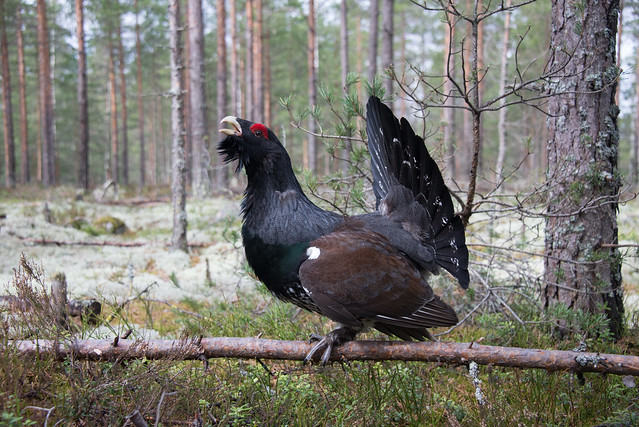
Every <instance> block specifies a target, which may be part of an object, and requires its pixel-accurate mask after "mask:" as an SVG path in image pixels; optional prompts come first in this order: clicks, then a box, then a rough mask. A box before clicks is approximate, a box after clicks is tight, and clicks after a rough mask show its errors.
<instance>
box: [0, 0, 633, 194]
mask: <svg viewBox="0 0 639 427" xmlns="http://www.w3.org/2000/svg"><path fill="white" fill-rule="evenodd" d="M193 3H194V4H197V2H193ZM377 3H378V2H377V1H373V2H370V1H364V2H359V1H358V2H355V1H346V0H344V1H341V2H340V1H338V0H333V1H322V2H313V1H310V2H309V1H296V0H248V1H226V2H225V1H213V0H206V1H204V2H202V8H201V10H195V11H194V10H189V5H190V4H192V2H189V1H185V2H183V4H182V7H181V15H182V22H183V24H182V25H183V30H184V31H183V33H184V34H183V41H184V48H183V50H182V53H183V58H184V64H185V66H184V72H183V78H184V85H185V91H186V92H189V91H192V90H195V89H194V88H196V87H199V86H198V84H197V82H192V75H193V74H192V73H191V72H190V69H191V67H192V59H191V58H193V57H194V56H193V55H194V52H195V51H198V47H199V49H201V52H202V53H203V55H202V56H201V58H202V59H201V60H202V62H201V64H202V65H201V67H203V68H202V75H203V76H204V81H203V85H202V89H203V92H204V93H203V94H202V98H201V99H203V102H204V104H205V105H206V109H205V112H204V114H205V115H204V116H202V117H201V118H199V119H198V118H197V117H195V116H193V115H192V114H191V111H190V110H191V108H192V107H190V105H189V103H188V102H187V103H186V104H185V107H184V108H185V117H186V118H187V123H186V125H187V126H186V129H187V135H186V153H187V162H188V164H189V168H188V169H187V170H188V171H189V173H188V178H187V179H188V180H189V183H190V182H191V180H192V178H193V174H192V173H191V171H193V170H194V169H197V168H193V167H192V165H193V159H194V153H195V158H196V162H197V161H198V159H199V158H198V153H199V152H202V149H199V151H198V148H194V147H200V146H202V144H203V145H204V147H205V148H204V150H206V151H207V153H204V154H205V156H206V157H207V160H208V155H209V154H210V158H211V164H212V165H213V166H212V167H211V169H210V170H209V173H210V175H211V177H213V176H216V177H217V179H216V180H215V181H214V184H215V185H214V188H216V189H217V190H219V189H221V188H220V187H224V186H226V183H227V180H226V178H227V177H228V176H229V175H228V174H229V173H230V172H229V171H228V170H227V169H224V170H223V172H220V173H217V174H216V173H215V172H214V170H215V169H214V168H215V167H216V166H215V165H216V164H217V156H216V154H215V149H214V147H215V142H217V140H218V139H219V138H218V136H217V127H218V123H219V119H220V118H221V117H224V116H225V115H237V116H240V117H246V118H248V119H250V120H252V121H264V122H265V123H266V124H267V125H268V126H269V127H270V128H271V129H273V130H274V131H275V132H276V133H277V134H278V135H279V137H280V139H281V140H282V141H283V142H284V143H285V144H286V145H287V148H288V149H289V151H290V152H291V154H292V157H293V161H294V163H295V164H297V165H300V166H304V167H310V168H311V169H314V170H315V171H317V172H319V173H326V172H334V171H335V170H336V169H337V168H339V167H340V166H339V163H338V162H333V161H331V160H330V159H329V156H327V155H326V154H325V150H322V149H320V150H313V147H311V150H310V155H309V149H308V144H309V139H311V141H310V143H311V144H313V143H314V141H313V140H314V138H312V137H311V138H309V136H308V134H307V133H305V132H302V131H301V130H299V129H298V128H296V127H294V126H292V125H291V116H290V114H289V112H288V111H286V109H284V108H282V106H281V105H280V103H279V102H278V100H280V99H282V100H290V98H291V96H292V97H293V98H292V101H291V102H290V103H289V105H290V108H291V109H292V111H293V113H294V114H295V116H296V118H300V117H304V114H303V110H304V109H305V108H307V107H308V106H309V105H317V106H318V107H319V108H320V109H323V110H324V111H326V110H329V108H330V107H329V105H328V104H327V103H326V102H324V99H322V93H323V92H322V91H321V88H322V87H324V88H330V89H331V90H332V91H333V92H335V90H336V89H339V88H342V87H344V86H345V85H349V82H350V83H353V82H356V83H355V84H352V85H350V86H349V87H350V90H351V91H352V92H355V93H356V94H357V96H359V97H360V98H362V99H363V98H364V96H365V95H364V94H363V92H364V91H363V90H362V82H364V81H369V82H372V81H373V80H372V78H373V77H374V76H375V75H378V76H380V77H382V78H385V79H386V80H387V81H390V78H389V73H388V65H389V64H390V63H392V64H394V68H393V69H392V71H393V74H392V75H393V76H394V78H395V79H396V82H395V85H394V87H393V88H392V89H391V91H390V92H389V93H387V95H390V98H391V99H393V102H394V108H395V111H396V114H397V115H398V116H399V115H405V116H407V117H409V119H410V120H411V121H412V122H413V124H414V127H416V129H422V128H424V129H425V133H426V136H428V137H430V139H429V142H428V144H429V147H431V151H434V155H435V157H436V158H438V159H439V160H441V161H443V163H442V162H440V164H442V166H443V168H444V169H446V171H447V172H446V173H445V174H446V176H447V177H448V178H450V179H452V178H454V179H455V181H456V182H458V183H463V182H464V181H466V180H467V179H468V177H467V169H468V166H467V165H468V164H469V157H468V156H469V154H468V153H470V145H471V144H472V137H471V136H470V132H471V129H470V125H469V123H470V121H469V113H468V112H465V111H463V110H461V109H455V110H452V111H454V112H456V113H453V114H450V113H448V115H447V110H446V109H430V110H429V115H428V116H427V117H426V118H425V121H424V124H425V126H422V123H417V121H418V119H416V118H415V116H414V113H415V109H416V107H417V103H416V102H415V101H421V102H426V103H428V104H437V103H439V104H444V103H445V102H447V101H446V100H444V99H443V98H442V97H439V98H437V97H433V96H432V94H428V93H426V91H425V90H424V89H423V87H422V88H421V89H419V90H417V91H415V92H411V93H407V92H406V91H405V90H406V89H407V88H408V90H409V92H410V89H411V87H413V88H414V87H415V86H416V84H417V83H418V82H420V81H421V80H426V78H431V77H432V79H431V80H432V81H433V83H431V84H433V85H438V84H443V79H442V78H441V76H442V75H443V74H444V73H445V66H446V63H447V62H448V60H449V56H448V51H447V49H446V47H447V44H448V41H447V38H448V37H449V31H448V26H447V24H446V17H445V15H444V14H443V12H441V11H437V10H426V9H425V8H423V7H420V5H416V4H413V3H412V2H409V1H406V2H395V5H394V8H393V10H392V12H388V11H384V10H382V9H383V7H384V5H383V4H382V3H383V2H380V3H379V4H377ZM417 3H419V2H417ZM373 5H376V7H372V6H373ZM469 6H470V5H464V4H463V2H461V3H460V5H459V7H460V8H462V9H463V8H464V7H469ZM309 7H310V8H312V13H311V14H309ZM636 7H637V4H636V2H631V1H625V2H624V4H623V9H622V11H623V12H622V15H621V19H620V25H619V37H618V44H619V46H618V47H619V49H618V52H619V54H620V57H619V60H620V64H621V65H620V66H621V68H622V70H623V71H622V74H621V78H620V85H619V93H618V99H619V105H620V107H621V113H620V116H619V128H620V142H619V150H620V153H619V154H620V155H619V158H620V163H619V168H620V171H621V172H622V175H623V176H624V177H625V180H626V181H627V182H631V181H632V180H634V178H633V177H634V176H636V168H637V166H636V165H637V160H636V158H637V149H636V146H637V137H636V132H635V129H636V127H637V123H639V113H638V111H637V108H636V106H637V104H638V102H637V93H636V90H635V87H636V85H635V80H636V78H635V75H634V74H635V71H634V70H636V69H637V67H636V64H637V57H638V55H639V53H638V51H637V45H638V44H637V38H638V35H637V34H639V24H637V20H636V13H635V8H636ZM0 8H1V10H0V13H1V15H2V16H1V18H2V30H1V33H2V34H1V37H2V60H3V64H2V65H3V66H2V82H3V87H2V93H3V107H2V116H3V122H4V126H3V129H2V130H1V132H2V139H3V141H4V144H3V146H2V148H0V151H1V154H2V157H3V159H4V162H3V163H2V165H1V168H2V174H3V175H2V176H3V178H4V179H3V180H2V185H4V186H7V187H12V186H14V185H18V184H20V185H23V184H27V183H38V184H42V185H45V186H50V185H56V184H65V185H75V186H77V187H79V188H89V187H95V186H100V185H102V184H103V183H104V182H105V181H106V180H107V179H111V180H113V181H114V182H117V183H118V184H120V185H131V186H136V187H145V186H150V187H154V186H165V185H168V183H169V180H170V169H171V168H170V149H171V148H170V144H171V132H170V102H171V100H170V97H169V91H170V75H169V74H170V69H169V53H170V52H169V24H168V14H167V4H166V2H163V1H156V0H135V1H133V0H131V1H121V0H120V1H112V0H77V1H75V4H74V2H70V1H57V0H53V1H44V0H38V1H16V0H2V1H0ZM193 8H194V7H193V6H191V9H193ZM375 9H377V10H375ZM78 11H80V12H81V13H78ZM389 13H390V17H389ZM194 14H198V16H193V15H194ZM309 16H310V17H315V19H314V20H313V19H311V20H309ZM550 16H551V14H550V3H549V2H545V1H539V2H531V3H530V4H525V6H523V7H518V8H515V9H513V10H512V12H508V13H506V12H501V13H495V14H494V15H491V16H488V17H487V18H486V19H484V20H483V21H482V22H481V25H479V27H478V29H479V34H478V41H477V44H478V58H477V59H478V62H479V64H478V69H479V70H481V72H482V73H483V72H485V73H486V74H485V76H484V78H483V79H482V80H481V85H480V91H481V97H482V100H484V99H486V100H488V99H492V98H495V97H497V95H498V94H500V93H502V92H503V88H504V87H506V88H507V87H508V85H510V84H513V83H514V82H515V81H516V77H517V74H518V73H522V74H525V75H526V76H532V75H543V73H544V71H545V67H546V62H547V60H548V46H549V38H550ZM81 18H83V22H81V25H80V26H79V25H78V24H79V22H78V20H79V19H81ZM391 19H392V21H390V22H392V23H393V25H394V27H393V28H392V29H391V32H390V33H389V32H388V31H387V30H388V28H387V26H388V25H389V20H391ZM506 21H508V23H507V24H506ZM198 22H199V23H201V25H203V27H201V29H200V28H198V27H197V25H195V24H194V23H198ZM314 26H316V28H314ZM80 28H82V29H83V32H79V29H80ZM311 30H312V31H311ZM197 31H201V35H202V38H201V40H202V41H201V43H202V44H201V45H200V44H199V43H200V42H199V41H198V40H199V39H198V38H197V35H195V34H190V33H193V32H197ZM471 35H472V34H471V27H470V25H469V24H468V23H467V22H464V21H460V22H458V23H457V24H456V25H455V29H454V34H453V37H454V38H455V40H456V44H455V46H456V49H460V46H461V44H462V42H464V43H465V47H466V50H468V51H469V52H470V46H471V42H472V37H471ZM388 38H390V49H391V50H390V53H389V51H388V49H389V47H388V46H389V42H388V41H385V39H388ZM80 40H81V42H80ZM221 40H222V42H220V41H221ZM193 41H195V46H194V44H193ZM376 45H377V46H376ZM39 47H40V49H39ZM466 54H467V53H464V55H466ZM389 55H390V56H389ZM195 56H196V57H197V55H195ZM82 58H86V64H85V65H84V64H82V62H83V61H82V60H81V59H82ZM461 60H462V59H461V55H458V57H456V58H455V61H457V63H458V64H459V65H458V66H457V70H458V72H461V69H462V66H461ZM43 61H47V63H46V64H45V63H44V62H43ZM467 61H469V60H468V58H467ZM47 67H49V68H48V69H47ZM502 67H504V71H501V70H502ZM468 69H469V67H467V68H466V72H468ZM310 71H313V72H314V73H315V75H314V76H310ZM43 72H44V73H46V75H44V76H43V75H42V73H43ZM84 73H85V75H86V77H83V74H84ZM346 73H354V74H351V75H350V77H346ZM356 76H359V77H356ZM309 77H311V79H310V85H311V86H310V87H309ZM83 79H85V80H84V81H85V82H86V83H85V84H86V86H84V87H85V89H82V81H83ZM348 79H351V80H348ZM79 82H80V86H79ZM438 82H439V83H438ZM397 83H400V85H398V84H397ZM543 83H544V82H543V80H542V81H539V82H538V83H537V84H536V87H537V90H539V91H541V92H543V91H544V90H545V89H544V87H543ZM312 87H315V88H317V87H320V93H319V98H318V99H312V97H317V96H318V94H317V92H316V93H315V94H313V90H312ZM389 87H390V86H389ZM47 91H48V95H42V96H40V94H45V93H47ZM82 91H85V92H84V93H82ZM337 94H338V95H341V94H340V93H339V91H337ZM525 95H526V96H529V95H530V88H529V89H527V93H526V94H525ZM517 96H518V94H512V95H511V96H509V97H507V98H506V99H505V100H504V101H505V102H511V101H514V100H515V98H517ZM82 99H84V100H85V101H84V102H86V106H87V110H86V111H87V112H86V116H84V115H83V114H82V108H81V107H82V105H83V104H82ZM47 100H48V101H47ZM450 102H457V103H458V104H461V103H462V102H461V101H460V100H455V101H450ZM497 104H498V103H496V104H495V105H494V106H496V105H497ZM537 104H538V105H540V103H539V102H538V103H537ZM541 108H542V109H543V104H541ZM247 109H248V111H247ZM420 115H421V113H420ZM318 117H319V116H318ZM195 120H203V123H202V124H198V123H193V121H195ZM317 121H318V123H320V124H321V128H322V131H323V132H325V133H327V134H333V133H335V132H336V130H337V132H339V131H340V129H339V126H340V122H339V120H338V119H337V118H334V117H332V116H331V117H328V115H326V114H325V115H324V116H323V117H319V118H318V120H317ZM446 125H448V126H450V128H451V129H453V131H452V132H451V133H450V135H447V133H446ZM194 126H195V128H194ZM198 126H200V127H201V129H204V130H203V131H198V130H196V131H195V132H194V131H193V129H200V128H198ZM305 127H307V126H305ZM83 129H88V130H86V131H84V130H83ZM546 129H547V126H546V116H545V115H544V114H543V113H542V112H541V111H539V110H538V109H536V108H530V107H529V106H526V105H522V104H515V105H512V106H510V107H508V109H507V113H505V114H503V117H502V116H501V115H500V113H499V112H498V111H497V109H491V110H490V111H487V112H486V113H485V114H483V116H482V129H481V132H482V140H483V143H482V146H481V157H480V163H479V179H480V181H481V178H482V177H484V178H485V179H486V180H489V181H493V180H494V176H495V173H496V172H497V171H501V170H506V171H511V170H513V169H514V168H515V167H516V166H517V165H519V164H520V163H522V161H523V164H521V167H520V169H519V172H518V173H517V174H516V175H514V176H512V177H510V178H511V179H510V181H511V182H514V183H518V182H524V181H527V182H530V180H532V182H535V181H537V180H539V179H540V178H541V177H542V176H543V174H544V171H545V164H546V154H545V146H546V140H547V135H546ZM84 132H87V133H86V136H83V133H84ZM202 132H203V135H202V137H203V139H204V141H205V142H204V143H202V142H199V140H200V136H198V135H199V134H201V133H202ZM342 132H343V129H342ZM194 133H195V134H196V135H195V138H193V137H192V136H193V134H194ZM500 140H502V141H504V142H502V144H501V145H502V148H501V150H500ZM85 146H86V149H85V148H83V147H85ZM84 150H86V154H84V153H85V151H84ZM528 153H530V155H528ZM50 157H52V158H50ZM85 163H86V164H85ZM218 167H219V166H218ZM49 170H50V171H49Z"/></svg>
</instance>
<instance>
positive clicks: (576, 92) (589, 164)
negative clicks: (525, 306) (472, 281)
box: [543, 0, 623, 336]
mask: <svg viewBox="0 0 639 427" xmlns="http://www.w3.org/2000/svg"><path fill="white" fill-rule="evenodd" d="M618 8H619V1H618V0H606V1H600V2H587V3H583V4H582V3H579V4H577V3H573V2H570V1H565V0H557V1H554V2H553V4H552V32H551V46H550V48H551V52H552V56H551V64H550V67H551V68H550V69H551V70H552V71H555V72H556V73H557V74H556V80H555V81H554V82H551V86H550V87H551V90H552V91H560V92H561V95H559V96H554V97H551V98H550V100H549V103H548V114H549V116H548V120H547V127H548V130H549V134H548V138H549V141H548V176H547V179H548V183H549V186H550V188H551V190H550V194H549V195H548V200H549V205H548V212H547V219H546V233H545V235H546V239H545V240H546V241H545V255H546V257H545V262H544V264H545V273H544V279H545V288H544V291H543V298H544V304H545V305H546V306H550V305H553V304H563V305H564V306H565V307H567V308H569V309H572V310H581V311H584V312H588V313H595V314H604V313H605V314H606V316H607V317H608V319H609V322H610V323H609V326H610V331H611V333H612V334H613V335H615V336H618V335H619V334H620V333H621V331H622V327H623V302H622V287H621V257H620V254H619V252H618V250H617V249H616V248H615V247H609V246H606V245H609V244H615V243H617V201H618V191H619V186H620V178H619V173H618V170H617V162H618V157H617V150H618V145H619V133H618V128H617V115H618V114H619V109H618V108H617V106H616V105H615V100H614V97H615V89H616V86H617V78H618V68H617V67H616V65H615V36H616V32H617V14H618ZM571 326H572V327H578V326H579V325H571Z"/></svg>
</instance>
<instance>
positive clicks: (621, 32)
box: [615, 0, 636, 105]
mask: <svg viewBox="0 0 639 427" xmlns="http://www.w3.org/2000/svg"><path fill="white" fill-rule="evenodd" d="M622 35H623V0H619V26H618V28H617V67H619V68H621V40H622V37H621V36H622ZM635 84H636V80H635ZM619 92H620V86H619V85H617V91H616V92H615V104H617V105H619Z"/></svg>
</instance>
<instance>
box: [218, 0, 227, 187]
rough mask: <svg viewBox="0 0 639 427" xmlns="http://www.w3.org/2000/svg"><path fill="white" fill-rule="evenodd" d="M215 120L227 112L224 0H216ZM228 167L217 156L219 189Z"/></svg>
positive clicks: (220, 119)
mask: <svg viewBox="0 0 639 427" xmlns="http://www.w3.org/2000/svg"><path fill="white" fill-rule="evenodd" d="M216 10H217V76H216V83H217V101H216V104H217V122H218V123H220V122H221V121H222V119H223V118H224V116H226V115H227V114H228V101H227V98H228V93H227V72H226V71H227V66H226V39H225V37H226V9H225V5H224V0H217V5H216ZM227 177H228V167H227V166H226V164H225V163H224V162H223V161H222V159H221V157H220V156H217V169H216V173H215V182H216V187H217V189H218V191H219V190H221V189H223V188H226V187H227V186H228V179H227Z"/></svg>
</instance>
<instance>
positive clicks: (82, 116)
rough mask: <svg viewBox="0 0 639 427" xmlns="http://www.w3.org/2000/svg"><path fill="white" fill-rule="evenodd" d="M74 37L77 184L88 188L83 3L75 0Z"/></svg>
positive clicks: (87, 107) (87, 114)
mask: <svg viewBox="0 0 639 427" xmlns="http://www.w3.org/2000/svg"><path fill="white" fill-rule="evenodd" d="M75 18H76V37H77V38H78V95H77V99H78V130H79V137H78V145H77V149H76V167H77V182H76V184H77V186H78V187H79V188H82V189H84V190H86V189H88V188H89V104H88V101H87V59H86V53H85V49H84V5H83V0H75Z"/></svg>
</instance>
